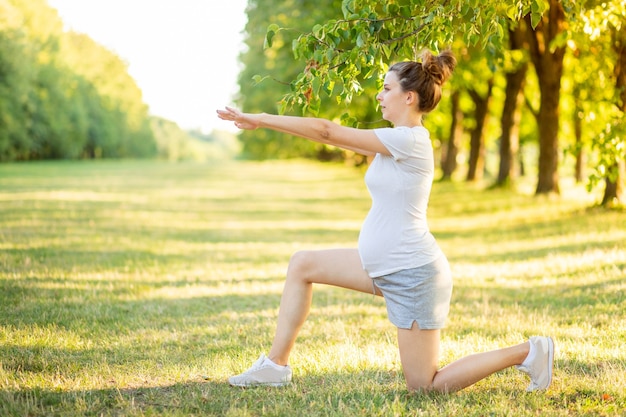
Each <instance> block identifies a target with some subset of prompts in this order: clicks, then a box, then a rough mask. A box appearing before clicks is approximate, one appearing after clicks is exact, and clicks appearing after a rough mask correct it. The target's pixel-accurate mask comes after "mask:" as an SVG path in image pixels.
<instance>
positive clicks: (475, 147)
mask: <svg viewBox="0 0 626 417" xmlns="http://www.w3.org/2000/svg"><path fill="white" fill-rule="evenodd" d="M493 82H494V81H493V78H492V79H490V80H489V82H488V87H487V94H486V95H485V97H482V96H481V95H480V94H479V93H478V92H477V91H476V90H471V89H470V90H467V91H468V93H469V95H470V96H471V97H472V100H473V101H474V106H475V107H474V119H475V121H476V126H475V127H474V129H472V131H471V133H470V156H469V168H468V170H467V178H466V179H467V181H477V180H480V179H482V176H483V170H484V167H485V134H484V130H485V123H486V121H487V115H488V114H489V100H490V99H491V92H492V90H493Z"/></svg>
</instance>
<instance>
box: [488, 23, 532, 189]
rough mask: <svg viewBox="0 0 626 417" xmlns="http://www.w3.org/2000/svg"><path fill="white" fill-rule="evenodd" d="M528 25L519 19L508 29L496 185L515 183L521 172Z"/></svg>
mask: <svg viewBox="0 0 626 417" xmlns="http://www.w3.org/2000/svg"><path fill="white" fill-rule="evenodd" d="M525 30H526V28H525V25H524V24H523V22H520V24H518V25H517V26H515V27H514V28H510V29H509V48H508V51H507V59H505V64H504V72H505V78H506V87H505V95H504V104H503V106H502V116H501V118H500V126H501V129H502V132H501V134H500V165H499V168H498V177H497V179H496V184H495V185H496V186H505V185H510V184H511V183H513V182H514V181H515V179H516V177H517V175H518V173H519V167H518V163H517V161H518V152H519V147H520V138H519V130H520V120H521V113H522V106H523V104H524V85H525V82H526V72H527V71H528V61H527V58H526V56H525V54H524V53H523V51H524V49H525V48H524V46H525V37H526V34H525Z"/></svg>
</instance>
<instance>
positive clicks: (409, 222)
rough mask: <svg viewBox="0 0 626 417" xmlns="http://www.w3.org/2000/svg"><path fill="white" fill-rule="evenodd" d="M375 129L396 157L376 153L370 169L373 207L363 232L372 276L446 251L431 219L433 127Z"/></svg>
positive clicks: (367, 179)
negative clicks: (432, 228)
mask: <svg viewBox="0 0 626 417" xmlns="http://www.w3.org/2000/svg"><path fill="white" fill-rule="evenodd" d="M375 133H376V136H378V139H380V141H381V142H382V143H383V144H384V145H385V147H386V148H387V149H388V150H389V152H390V153H391V154H392V156H386V155H381V154H377V155H376V157H375V158H374V160H373V162H372V164H371V165H370V166H369V168H368V170H367V173H366V174H365V184H366V185H367V188H368V190H369V192H370V195H371V196H372V207H371V208H370V211H369V213H368V215H367V217H366V218H365V221H364V223H363V227H362V228H361V233H360V235H359V254H360V256H361V262H362V263H363V268H364V269H365V270H366V271H367V273H368V274H369V276H370V277H372V278H376V277H380V276H383V275H388V274H391V273H393V272H398V271H401V270H403V269H411V268H417V267H419V266H422V265H426V264H428V263H430V262H432V261H434V260H436V259H437V257H439V256H440V254H441V250H440V249H439V246H438V245H437V242H436V241H435V238H434V237H433V235H432V234H431V233H430V231H429V229H428V224H427V220H426V211H427V208H428V199H429V197H430V190H431V187H432V182H433V177H434V171H435V163H434V155H433V149H432V144H431V142H430V135H429V133H428V130H426V129H425V128H424V127H413V128H409V127H396V128H383V129H375Z"/></svg>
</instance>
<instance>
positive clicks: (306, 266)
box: [287, 250, 315, 281]
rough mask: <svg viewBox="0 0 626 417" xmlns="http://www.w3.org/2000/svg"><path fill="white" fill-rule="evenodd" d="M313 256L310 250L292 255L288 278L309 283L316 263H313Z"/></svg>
mask: <svg viewBox="0 0 626 417" xmlns="http://www.w3.org/2000/svg"><path fill="white" fill-rule="evenodd" d="M312 255H313V252H312V251H308V250H302V251H298V252H296V253H294V254H293V255H291V259H290V260H289V267H288V269H287V278H288V279H298V280H303V281H309V280H310V277H311V276H312V274H313V267H314V266H315V262H313V261H312V257H313V256H312Z"/></svg>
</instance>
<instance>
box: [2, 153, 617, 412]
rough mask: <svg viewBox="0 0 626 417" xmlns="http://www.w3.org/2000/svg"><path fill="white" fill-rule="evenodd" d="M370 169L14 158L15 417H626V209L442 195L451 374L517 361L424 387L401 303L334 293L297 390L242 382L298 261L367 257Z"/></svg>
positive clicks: (5, 259) (5, 285) (316, 309)
mask: <svg viewBox="0 0 626 417" xmlns="http://www.w3.org/2000/svg"><path fill="white" fill-rule="evenodd" d="M362 175H363V173H362V172H360V171H358V170H355V169H352V168H347V167H343V166H339V165H318V164H313V163H307V162H302V161H298V162H271V163H252V162H228V163H223V164H215V163H212V164H192V163H181V164H168V163H159V162H130V161H129V162H97V163H93V162H92V163H86V162H84V163H76V162H48V163H29V164H5V165H0V415H1V416H31V417H35V416H76V415H88V416H122V415H123V416H156V415H159V416H162V415H164V416H189V415H204V416H233V417H234V416H259V415H268V416H298V415H306V416H422V415H427V416H435V415H463V416H518V415H520V416H537V415H541V416H579V415H589V416H596V415H601V416H616V415H626V411H625V410H626V395H625V394H624V392H626V295H625V294H626V278H625V276H626V213H624V212H623V211H621V212H620V211H603V210H600V209H593V208H589V207H591V206H592V204H593V201H594V198H596V197H595V196H591V197H590V196H588V195H586V194H585V193H584V191H582V186H574V185H571V184H568V183H567V181H563V183H564V184H563V185H562V187H563V189H564V195H563V197H562V198H561V199H559V200H554V199H543V198H536V197H533V196H531V195H530V194H531V193H529V192H524V190H523V189H522V192H519V193H513V192H510V191H484V190H481V189H479V188H478V187H476V186H470V185H467V184H462V183H446V184H439V183H438V184H435V187H434V190H433V196H432V203H431V207H430V211H429V213H430V218H431V222H430V223H431V228H432V230H433V232H434V233H435V235H436V237H437V238H438V240H439V242H440V244H441V246H442V247H443V249H444V250H445V252H446V253H447V255H448V257H449V259H450V262H451V265H452V269H453V273H454V278H455V290H454V294H453V301H452V307H451V312H450V318H449V321H448V327H447V329H446V330H444V332H443V334H442V358H441V362H442V365H444V364H446V363H448V362H450V361H453V360H455V359H457V358H459V357H461V356H463V355H466V354H469V353H474V352H479V351H484V350H487V349H492V348H497V347H503V346H507V345H510V344H514V343H519V342H521V341H523V340H525V339H526V338H527V337H528V336H531V335H534V334H550V335H552V336H554V337H555V339H556V341H557V349H558V351H557V356H556V369H555V378H554V382H553V385H552V387H551V389H550V390H549V391H547V392H545V393H530V394H528V393H525V392H524V389H525V387H526V385H527V383H528V381H527V380H526V379H525V377H524V376H523V375H522V374H520V373H519V372H517V371H515V370H514V369H509V370H505V371H503V372H500V373H498V374H496V375H493V376H491V377H489V378H487V379H485V380H483V381H481V382H479V383H478V384H476V385H475V386H472V387H470V388H468V389H466V390H464V391H461V392H459V393H456V394H452V395H423V394H413V395H409V394H408V393H407V391H406V389H405V386H404V381H403V378H402V373H401V368H400V363H399V358H398V352H397V348H396V340H395V329H394V328H393V327H392V325H391V324H390V323H389V322H388V320H387V318H386V312H385V307H384V302H383V301H382V300H380V299H378V298H374V297H373V296H371V295H366V294H357V293H352V292H348V291H344V290H340V289H335V288H329V287H318V288H316V292H315V295H314V305H313V310H312V312H311V315H310V317H309V320H308V321H307V323H306V324H305V327H304V329H303V331H302V333H301V336H300V338H299V340H298V343H297V345H296V348H295V350H294V352H293V355H292V358H291V365H292V367H293V368H294V383H293V384H292V385H291V386H290V387H287V388H285V389H272V388H257V389H239V388H232V387H230V386H228V384H227V383H226V382H225V381H226V378H227V377H228V376H229V375H231V374H233V373H238V372H240V371H242V370H244V369H245V368H247V367H248V366H249V365H250V363H251V362H252V361H254V360H256V358H257V357H258V355H259V354H260V353H262V352H267V350H268V349H269V344H270V342H271V337H272V333H273V328H274V319H275V317H276V314H277V307H278V303H279V298H280V293H281V290H282V281H283V276H284V272H285V269H286V266H287V263H288V261H289V257H290V255H291V254H292V253H293V252H294V251H296V250H299V249H304V248H328V247H344V246H349V247H354V245H355V242H356V239H357V236H358V230H359V227H360V224H361V221H362V219H363V217H364V216H365V214H366V212H367V209H368V207H369V198H368V195H367V191H366V189H365V187H364V185H363V180H362Z"/></svg>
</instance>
